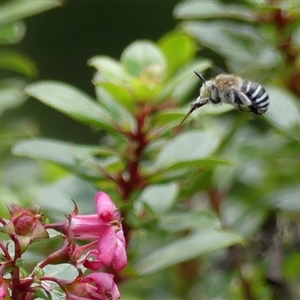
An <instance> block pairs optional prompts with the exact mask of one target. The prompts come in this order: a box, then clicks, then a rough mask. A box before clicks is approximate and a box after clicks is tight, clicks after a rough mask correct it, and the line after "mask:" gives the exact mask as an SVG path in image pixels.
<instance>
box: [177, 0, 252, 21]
mask: <svg viewBox="0 0 300 300" xmlns="http://www.w3.org/2000/svg"><path fill="white" fill-rule="evenodd" d="M174 16H175V17H176V18H179V19H192V18H199V19H217V18H232V19H238V20H243V21H255V20H256V19H257V17H256V15H255V14H254V13H253V11H251V10H249V9H247V8H246V7H245V6H241V5H235V4H222V3H221V2H220V1H212V0H211V1H206V2H202V1H185V2H182V3H179V4H178V5H177V6H176V8H175V10H174Z"/></svg>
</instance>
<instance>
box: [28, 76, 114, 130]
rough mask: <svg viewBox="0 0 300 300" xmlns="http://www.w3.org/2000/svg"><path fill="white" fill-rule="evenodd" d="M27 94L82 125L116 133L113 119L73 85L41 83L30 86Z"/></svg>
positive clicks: (52, 82)
mask: <svg viewBox="0 0 300 300" xmlns="http://www.w3.org/2000/svg"><path fill="white" fill-rule="evenodd" d="M26 93H27V94H28V95H30V96H32V97H34V98H36V99H38V100H40V101H41V102H43V103H45V104H46V105H49V106H51V107H53V108H55V109H57V110H58V111H60V112H62V113H64V114H66V115H68V116H70V117H72V118H74V119H75V120H78V121H80V122H82V123H85V124H88V125H93V126H96V127H99V128H103V129H107V130H110V131H116V130H117V128H116V126H114V124H113V119H112V117H111V116H109V115H108V114H107V113H106V112H105V111H104V110H103V108H101V107H100V106H99V105H98V104H97V103H96V102H95V101H93V100H92V99H91V98H90V97H89V96H88V95H86V94H85V93H83V92H82V91H80V90H78V89H77V88H75V87H72V86H71V85H68V84H65V83H59V82H55V81H41V82H37V83H34V84H31V85H29V86H28V87H27V88H26Z"/></svg>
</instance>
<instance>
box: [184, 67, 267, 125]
mask: <svg viewBox="0 0 300 300" xmlns="http://www.w3.org/2000/svg"><path fill="white" fill-rule="evenodd" d="M195 74H196V75H197V76H198V77H199V78H200V79H201V81H202V82H203V85H202V87H201V88H200V95H199V97H198V98H197V100H196V101H194V102H193V103H192V104H191V109H190V111H189V112H188V113H187V114H186V116H185V117H184V118H183V120H182V121H181V123H180V124H179V126H181V124H182V123H183V122H184V121H185V120H186V118H187V117H188V116H189V115H190V114H191V113H192V112H193V111H194V110H195V109H197V108H199V107H201V106H203V105H205V104H207V103H209V102H211V103H213V104H221V103H228V104H232V105H233V106H234V107H235V108H236V109H238V110H240V111H243V112H245V111H247V112H249V111H250V112H252V113H254V114H256V115H262V114H264V113H265V112H266V111H267V109H268V106H269V103H270V101H269V96H268V94H267V92H266V90H265V89H264V88H263V87H262V86H261V85H260V84H259V83H257V82H252V81H249V80H245V79H242V78H241V77H238V76H235V75H230V74H220V75H218V76H217V77H216V78H213V79H211V80H208V81H206V80H205V79H204V78H203V76H202V75H201V74H199V73H197V72H196V71H195ZM246 107H247V108H248V110H245V108H246Z"/></svg>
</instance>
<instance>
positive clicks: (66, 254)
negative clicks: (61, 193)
mask: <svg viewBox="0 0 300 300" xmlns="http://www.w3.org/2000/svg"><path fill="white" fill-rule="evenodd" d="M95 202H96V210H97V213H96V214H92V215H79V214H78V209H77V207H76V205H75V209H74V211H73V212H72V214H71V215H69V216H67V219H66V220H65V221H62V222H57V223H52V224H45V222H44V217H43V215H42V214H41V213H40V209H39V207H38V206H34V207H32V208H30V209H22V208H21V207H19V206H17V205H14V204H8V205H7V206H8V210H9V213H10V220H4V219H3V218H0V222H1V225H2V226H1V225H0V232H1V233H4V234H6V236H7V237H8V238H7V239H6V240H4V239H2V238H1V240H0V300H2V299H3V300H6V299H16V300H19V299H20V300H31V299H36V298H39V299H51V298H52V296H53V295H54V294H56V295H63V296H64V298H65V299H72V300H73V299H74V300H75V299H76V300H87V299H91V300H93V299H98V300H99V299H100V300H115V299H119V298H120V293H119V290H118V287H117V285H116V283H115V282H114V276H113V275H112V274H110V273H106V272H103V270H105V269H108V268H110V269H113V270H114V272H119V271H121V270H122V269H123V268H125V266H126V265H127V256H126V251H125V239H124V235H123V230H122V224H121V218H120V215H119V212H118V210H117V209H116V207H115V205H114V203H113V202H112V201H111V199H110V197H109V196H108V195H107V194H105V193H104V192H99V193H97V194H96V196H95ZM49 232H52V233H53V232H57V233H58V234H59V236H60V237H62V238H63V240H64V243H63V246H62V247H61V248H60V249H58V250H57V251H55V252H52V253H50V254H49V255H48V256H47V257H46V258H45V259H44V260H43V261H41V262H40V263H39V264H38V265H37V266H35V267H34V268H33V269H32V270H31V271H30V272H28V270H26V268H25V265H26V264H25V258H24V253H25V252H26V250H27V249H28V247H29V246H30V245H31V244H32V243H37V242H41V241H45V240H46V239H50V234H49ZM1 235H2V236H3V234H1ZM79 241H80V242H79ZM49 266H57V267H59V268H60V271H61V270H62V269H63V268H64V266H68V267H70V266H71V267H72V269H73V270H75V272H74V273H75V275H74V276H73V278H72V279H70V278H69V277H68V276H66V277H65V278H61V277H57V276H54V275H53V274H51V273H50V274H48V273H47V271H46V270H47V267H49ZM67 272H69V269H68V271H66V273H67ZM54 273H55V272H54Z"/></svg>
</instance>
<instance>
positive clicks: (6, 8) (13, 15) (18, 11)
mask: <svg viewBox="0 0 300 300" xmlns="http://www.w3.org/2000/svg"><path fill="white" fill-rule="evenodd" d="M61 3H62V1H59V0H51V1H23V0H12V1H6V2H5V3H4V4H1V6H0V25H3V24H8V23H12V22H15V21H18V20H20V19H24V18H27V17H29V16H32V15H35V14H38V13H41V12H43V11H47V10H49V9H52V8H55V7H58V6H59V5H61Z"/></svg>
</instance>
